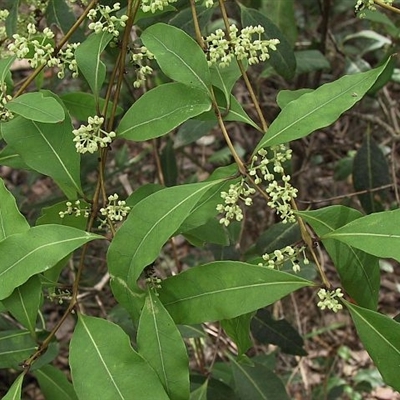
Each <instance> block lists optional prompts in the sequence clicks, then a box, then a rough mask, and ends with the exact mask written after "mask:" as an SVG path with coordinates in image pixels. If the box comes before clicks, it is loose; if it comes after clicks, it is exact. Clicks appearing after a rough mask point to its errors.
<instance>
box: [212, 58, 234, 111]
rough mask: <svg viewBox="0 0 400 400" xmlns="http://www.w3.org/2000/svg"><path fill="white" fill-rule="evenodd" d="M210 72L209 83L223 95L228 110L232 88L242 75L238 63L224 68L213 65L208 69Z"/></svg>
mask: <svg viewBox="0 0 400 400" xmlns="http://www.w3.org/2000/svg"><path fill="white" fill-rule="evenodd" d="M210 71H211V83H212V84H213V86H215V87H217V88H218V89H220V90H221V91H222V92H223V93H224V95H225V101H226V104H227V105H228V109H229V107H230V100H231V92H232V89H233V86H234V85H235V83H236V82H237V80H238V79H239V78H240V76H241V75H242V73H241V71H240V69H239V66H238V63H237V62H232V63H230V64H229V65H228V66H227V67H225V68H220V67H219V66H218V65H214V66H212V67H211V68H210Z"/></svg>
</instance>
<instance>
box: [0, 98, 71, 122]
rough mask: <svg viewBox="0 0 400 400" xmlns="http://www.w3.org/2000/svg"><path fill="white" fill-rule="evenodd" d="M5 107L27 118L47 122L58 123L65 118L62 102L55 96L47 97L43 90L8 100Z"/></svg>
mask: <svg viewBox="0 0 400 400" xmlns="http://www.w3.org/2000/svg"><path fill="white" fill-rule="evenodd" d="M5 107H6V108H7V109H8V110H10V111H12V112H13V113H15V114H18V115H21V116H22V117H24V118H26V119H29V120H32V121H37V122H44V123H47V124H56V123H58V122H62V121H63V120H64V118H65V113H64V109H63V107H62V106H61V105H60V103H59V102H58V101H57V100H56V99H55V98H54V97H46V96H44V95H43V93H41V92H32V93H25V94H22V95H21V96H18V97H16V98H15V99H13V100H11V101H10V102H8V103H7V104H6V105H5ZM53 129H55V128H54V127H53Z"/></svg>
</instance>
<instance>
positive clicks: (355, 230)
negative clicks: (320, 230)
mask: <svg viewBox="0 0 400 400" xmlns="http://www.w3.org/2000/svg"><path fill="white" fill-rule="evenodd" d="M399 226H400V210H394V211H383V212H380V213H374V214H370V215H367V216H365V217H361V218H358V219H356V220H355V221H352V222H350V223H348V224H347V225H345V226H343V227H342V228H339V229H336V230H335V231H333V232H331V233H328V234H326V235H324V236H323V237H322V239H335V240H339V241H341V242H343V243H346V244H348V245H350V246H353V247H356V248H357V249H360V250H363V251H365V252H366V253H369V254H373V255H374V256H377V257H383V258H385V257H386V258H394V259H395V260H397V261H400V232H399Z"/></svg>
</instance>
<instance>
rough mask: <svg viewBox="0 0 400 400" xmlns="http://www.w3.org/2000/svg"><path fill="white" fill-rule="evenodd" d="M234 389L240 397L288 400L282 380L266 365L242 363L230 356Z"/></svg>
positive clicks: (262, 399) (258, 399)
mask: <svg viewBox="0 0 400 400" xmlns="http://www.w3.org/2000/svg"><path fill="white" fill-rule="evenodd" d="M231 364H232V369H233V376H234V378H235V384H236V391H237V392H238V394H239V397H240V398H241V399H252V400H276V399H279V400H289V397H288V395H287V393H286V390H285V386H284V385H283V382H282V381H281V380H280V379H279V378H278V377H277V376H276V375H275V374H274V373H273V372H272V371H271V370H270V369H269V368H267V367H265V366H264V365H262V364H257V363H255V364H254V366H248V365H243V364H241V363H238V362H236V361H235V360H234V359H233V358H231Z"/></svg>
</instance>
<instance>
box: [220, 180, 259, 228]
mask: <svg viewBox="0 0 400 400" xmlns="http://www.w3.org/2000/svg"><path fill="white" fill-rule="evenodd" d="M255 192H256V190H255V189H254V188H251V187H250V186H249V185H248V184H247V183H246V182H245V180H244V179H242V180H241V181H240V182H238V183H236V184H234V185H233V184H232V185H230V187H229V190H228V192H221V197H222V198H223V199H224V203H225V204H218V205H217V211H218V212H220V213H225V216H224V217H223V218H221V219H220V221H219V222H220V223H221V224H223V225H225V226H228V225H229V224H230V222H231V221H232V220H234V219H235V220H236V221H241V220H242V219H243V211H242V209H241V208H240V207H239V205H238V202H239V200H242V201H243V202H244V204H245V205H246V206H251V205H252V204H253V200H252V198H251V197H250V196H251V195H253V194H254V193H255Z"/></svg>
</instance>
